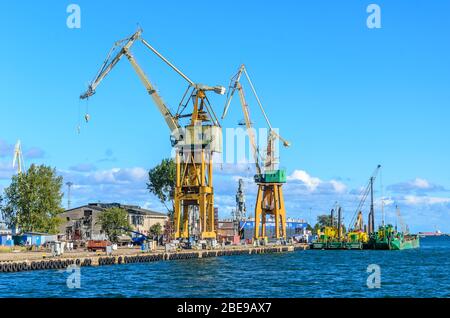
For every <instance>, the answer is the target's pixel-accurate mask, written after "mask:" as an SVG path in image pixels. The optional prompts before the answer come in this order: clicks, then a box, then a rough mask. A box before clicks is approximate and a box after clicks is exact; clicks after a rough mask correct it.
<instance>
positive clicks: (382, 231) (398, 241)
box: [368, 224, 420, 250]
mask: <svg viewBox="0 0 450 318" xmlns="http://www.w3.org/2000/svg"><path fill="white" fill-rule="evenodd" d="M368 245H369V247H371V248H373V249H375V250H405V249H412V248H419V247H420V238H419V236H418V235H412V234H407V233H404V232H398V231H397V229H396V228H395V227H394V226H392V225H390V224H389V225H385V226H380V227H379V228H378V231H377V232H375V233H374V234H373V235H372V236H371V237H370V240H369V243H368Z"/></svg>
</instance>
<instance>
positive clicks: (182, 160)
mask: <svg viewBox="0 0 450 318" xmlns="http://www.w3.org/2000/svg"><path fill="white" fill-rule="evenodd" d="M136 41H140V42H141V43H142V44H143V45H144V46H145V47H146V48H148V49H149V50H150V51H151V52H153V53H154V54H155V55H156V56H157V57H159V58H160V59H161V60H162V61H163V62H164V63H166V64H167V65H168V66H169V67H170V68H171V69H172V70H174V71H175V72H176V73H177V74H178V75H180V76H181V77H182V78H183V79H184V80H185V81H187V82H188V88H187V89H186V91H185V93H184V95H183V97H182V99H181V102H180V104H179V106H178V109H177V112H176V113H175V114H172V112H171V111H170V109H169V108H168V107H167V106H166V104H165V103H164V101H163V99H162V98H161V96H160V95H159V94H158V92H157V91H156V89H155V86H154V85H153V84H152V82H151V81H150V80H149V78H148V77H147V76H146V74H145V73H144V71H143V70H142V68H141V67H140V66H139V64H138V63H137V61H136V59H135V58H134V56H133V54H132V52H131V51H130V49H131V47H132V46H133V44H134V43H135V42H136ZM117 50H118V52H117V53H116V54H114V53H115V52H116V51H117ZM124 56H125V57H126V58H127V59H128V61H129V62H130V63H131V66H132V67H133V69H134V70H135V72H136V74H137V75H138V77H139V79H140V80H141V82H142V84H143V85H144V86H145V88H146V90H147V92H148V94H149V95H150V97H151V98H152V99H153V101H154V103H155V104H156V106H157V108H158V110H159V112H160V113H161V115H162V116H163V118H164V120H165V122H166V124H167V126H168V127H169V129H170V132H171V137H170V138H171V144H172V146H173V147H174V149H175V163H176V180H175V193H174V219H173V221H174V228H175V231H174V238H175V239H178V238H182V239H183V238H184V239H187V238H189V213H190V212H192V211H194V210H195V211H198V212H199V213H198V215H199V220H198V221H199V224H200V238H201V239H215V238H216V229H215V227H214V188H213V153H215V152H221V151H222V131H221V127H220V124H219V121H218V120H217V117H216V115H215V113H214V111H213V109H212V106H211V105H210V103H209V101H208V98H207V96H206V93H207V92H209V91H213V92H215V93H217V94H220V95H223V94H225V88H224V87H223V86H214V87H212V86H207V85H203V84H197V83H195V82H193V81H192V80H191V79H190V78H189V77H187V76H186V75H185V74H184V73H183V72H181V71H180V70H179V69H178V68H177V67H175V65H173V64H172V63H171V62H170V61H169V60H168V59H166V58H165V57H164V56H163V55H162V54H161V53H160V52H158V51H157V50H156V49H155V48H154V47H153V46H151V45H150V43H148V42H147V41H146V40H144V39H143V38H142V29H138V30H137V31H136V32H135V33H134V34H133V35H131V36H130V37H128V38H126V39H124V40H121V41H117V42H116V43H115V44H114V45H113V48H112V49H111V50H110V52H109V53H108V56H107V58H106V59H105V61H104V63H103V64H102V66H101V68H100V70H99V71H98V73H97V75H96V77H95V78H94V80H93V81H92V82H91V84H90V85H89V87H88V89H87V91H86V92H85V93H84V94H82V95H81V96H80V98H81V99H86V98H89V97H90V96H92V95H94V94H95V91H96V88H97V86H98V85H99V84H100V82H101V81H102V80H103V79H104V78H105V77H106V75H108V73H109V72H110V71H111V70H112V69H113V68H114V66H115V65H116V64H117V63H118V62H119V61H120V59H121V58H122V57H124ZM189 106H190V107H189ZM189 110H190V111H189ZM181 120H187V122H185V124H182V123H181V122H180V121H181Z"/></svg>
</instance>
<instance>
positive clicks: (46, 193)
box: [0, 164, 64, 234]
mask: <svg viewBox="0 0 450 318" xmlns="http://www.w3.org/2000/svg"><path fill="white" fill-rule="evenodd" d="M62 183H63V178H62V177H61V176H57V175H56V170H55V169H54V168H50V167H48V166H45V165H40V166H36V165H34V164H33V165H31V166H30V168H29V169H28V171H26V172H23V173H20V174H17V175H14V176H13V177H12V180H11V184H10V185H9V187H7V188H6V189H5V190H4V196H3V200H2V201H4V202H3V203H2V202H0V203H1V205H0V209H1V213H2V216H3V219H4V221H5V223H6V224H7V225H8V226H9V227H14V226H17V227H18V228H20V229H21V230H22V231H25V232H30V231H35V232H44V233H51V234H56V233H58V226H59V225H60V224H61V222H62V219H61V218H59V217H58V214H60V213H61V212H63V211H64V209H63V208H62V207H61V200H62V197H63V193H62V191H61V189H62Z"/></svg>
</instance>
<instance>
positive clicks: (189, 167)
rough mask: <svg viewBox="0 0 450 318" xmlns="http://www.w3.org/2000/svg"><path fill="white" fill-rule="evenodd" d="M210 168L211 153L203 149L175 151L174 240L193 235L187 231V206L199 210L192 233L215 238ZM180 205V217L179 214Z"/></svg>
mask: <svg viewBox="0 0 450 318" xmlns="http://www.w3.org/2000/svg"><path fill="white" fill-rule="evenodd" d="M193 152H194V153H193ZM212 169H213V162H212V155H211V154H210V153H208V151H206V150H205V149H200V150H193V151H190V150H189V151H186V152H182V151H181V152H178V153H177V155H176V185H177V186H176V187H175V196H174V205H175V215H174V220H175V237H174V239H179V238H181V239H187V238H189V235H192V234H194V233H189V226H190V224H189V211H190V210H191V209H198V211H199V219H198V222H199V224H198V225H199V229H200V233H196V234H198V236H199V238H201V239H215V238H216V229H215V226H214V223H215V222H214V193H213V187H212ZM181 207H182V208H183V216H181ZM181 218H182V220H183V222H182V224H181V222H180V220H181Z"/></svg>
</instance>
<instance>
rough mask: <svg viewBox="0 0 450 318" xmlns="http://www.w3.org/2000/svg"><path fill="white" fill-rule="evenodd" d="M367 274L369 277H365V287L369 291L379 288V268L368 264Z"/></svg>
mask: <svg viewBox="0 0 450 318" xmlns="http://www.w3.org/2000/svg"><path fill="white" fill-rule="evenodd" d="M367 273H369V274H370V275H369V276H368V277H367V281H366V284H367V287H368V288H370V289H373V288H381V267H380V265H377V264H370V265H369V266H367Z"/></svg>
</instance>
